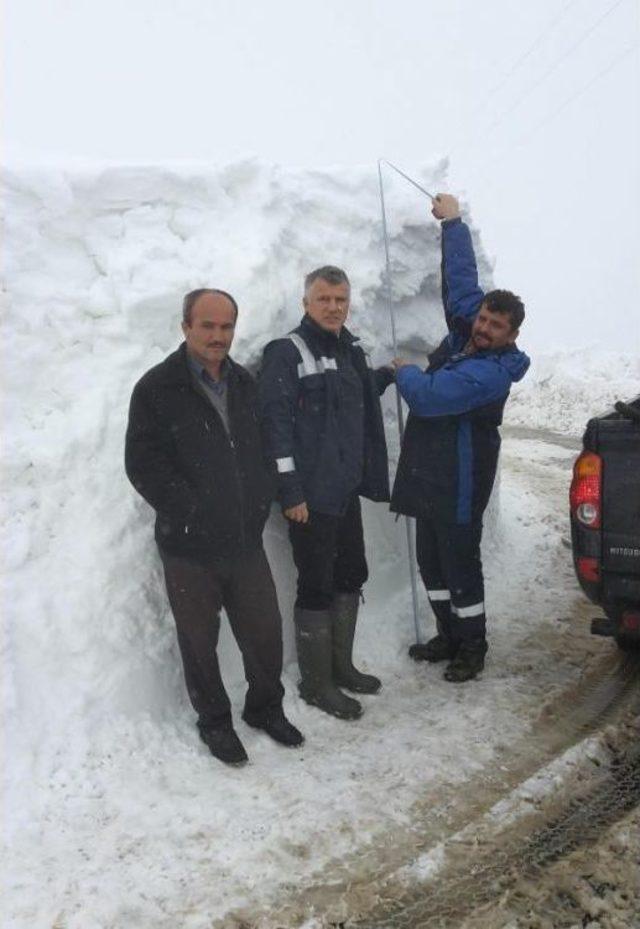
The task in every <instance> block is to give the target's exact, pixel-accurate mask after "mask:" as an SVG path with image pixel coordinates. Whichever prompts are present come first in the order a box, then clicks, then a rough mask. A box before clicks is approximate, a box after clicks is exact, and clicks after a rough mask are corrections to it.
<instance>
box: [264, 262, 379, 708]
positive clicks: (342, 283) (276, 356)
mask: <svg viewBox="0 0 640 929" xmlns="http://www.w3.org/2000/svg"><path fill="white" fill-rule="evenodd" d="M350 296H351V293H350V285H349V279H348V278H347V275H346V274H345V272H344V271H343V270H342V269H341V268H335V267H333V266H325V267H322V268H317V269H316V270H315V271H312V272H311V273H310V274H308V275H307V277H306V279H305V289H304V299H303V306H304V310H305V314H304V317H303V319H302V322H301V324H300V325H299V326H298V327H297V329H294V330H293V332H290V333H289V334H288V335H287V336H286V337H285V338H282V339H276V340H275V341H273V342H270V343H269V344H268V345H267V347H266V348H265V350H264V358H263V364H262V373H261V377H260V406H261V412H262V420H263V427H264V441H265V446H266V448H267V450H268V452H269V455H270V457H271V459H272V461H273V463H274V468H275V469H277V473H278V497H279V500H280V504H281V506H282V509H283V512H284V515H285V516H286V518H287V520H288V522H289V537H290V539H291V545H292V548H293V558H294V561H295V564H296V568H297V569H298V594H297V598H296V604H295V617H294V619H295V631H296V646H297V651H298V665H299V669H300V676H301V681H300V684H299V691H300V695H301V697H302V698H303V699H304V700H305V701H306V702H307V703H310V704H311V705H313V706H316V707H318V708H319V709H321V710H323V711H324V712H326V713H330V714H332V715H333V716H337V717H338V718H340V719H357V718H358V717H359V716H360V715H361V713H362V705H361V704H360V703H359V701H358V700H355V699H353V698H352V697H348V696H347V695H346V694H344V693H342V690H341V689H340V688H345V689H346V690H350V691H352V692H354V693H357V694H372V693H376V692H377V691H378V690H379V689H380V681H379V680H378V678H377V677H374V675H373V674H363V673H361V672H360V671H358V670H357V669H356V668H355V667H354V665H353V661H352V653H353V641H354V635H355V628H356V620H357V616H358V605H359V600H360V591H361V588H362V586H363V584H364V583H365V581H366V580H367V575H368V570H367V561H366V557H365V547H364V538H363V531H362V518H361V513H360V496H364V497H368V498H369V499H371V500H385V501H386V500H388V499H389V475H388V470H387V448H386V443H385V436H384V427H383V422H382V412H381V409H380V399H379V395H380V394H381V393H382V392H383V390H384V389H385V388H386V387H387V386H388V384H390V383H391V382H392V381H393V371H392V370H391V369H390V368H388V367H387V368H380V369H378V370H377V371H374V370H373V369H372V368H371V366H370V364H369V361H368V357H367V356H366V355H365V352H364V351H363V350H362V348H361V347H360V346H359V344H358V339H357V338H356V337H355V336H353V335H352V334H351V333H350V332H349V331H348V329H347V328H346V327H345V325H344V323H345V320H346V318H347V314H348V312H349V303H350Z"/></svg>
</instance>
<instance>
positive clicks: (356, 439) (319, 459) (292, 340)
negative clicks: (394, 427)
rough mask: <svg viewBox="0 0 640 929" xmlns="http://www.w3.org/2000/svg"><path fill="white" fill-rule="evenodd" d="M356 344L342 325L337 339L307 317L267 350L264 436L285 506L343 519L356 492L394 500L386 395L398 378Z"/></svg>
mask: <svg viewBox="0 0 640 929" xmlns="http://www.w3.org/2000/svg"><path fill="white" fill-rule="evenodd" d="M357 342H358V340H357V338H356V337H355V336H353V335H352V334H351V333H350V332H349V331H348V330H347V329H345V328H344V327H343V328H342V330H341V331H340V335H339V336H338V335H335V334H334V333H332V332H327V331H326V330H324V329H322V328H321V327H320V326H318V325H317V323H315V322H314V321H313V320H312V319H311V317H309V316H307V315H305V316H304V317H303V319H302V322H301V324H300V325H299V326H298V328H297V329H294V330H293V332H291V333H290V334H289V336H287V337H285V338H282V339H276V340H274V341H273V342H270V343H269V344H268V345H267V346H266V348H265V350H264V355H263V360H262V371H261V374H260V378H259V396H260V409H261V415H262V424H263V436H264V444H265V447H266V448H267V450H268V454H269V456H270V458H271V461H272V462H273V465H274V468H275V469H277V474H278V498H279V501H280V504H281V505H282V508H283V509H288V508H289V507H292V506H297V505H298V504H300V503H306V504H307V506H308V507H309V509H311V510H315V511H317V512H319V513H325V514H329V515H341V514H342V513H343V512H344V510H345V508H346V505H347V502H348V500H349V497H350V495H351V494H352V493H354V492H357V493H359V494H361V495H362V496H364V497H368V498H369V499H371V500H388V499H389V472H388V465H387V447H386V442H385V436H384V427H383V422H382V411H381V409H380V394H381V393H382V392H383V391H384V390H385V388H386V387H387V386H388V384H390V383H391V382H392V380H393V375H392V373H391V371H389V370H388V369H386V368H380V369H379V370H377V371H374V370H372V368H371V367H370V365H369V363H368V358H367V356H366V355H365V352H364V351H363V349H362V348H361V347H360V346H359V345H358V344H357ZM354 377H355V378H356V379H357V380H358V381H359V383H358V384H356V385H355V387H356V388H357V389H354V387H353V383H352V379H353V378H354Z"/></svg>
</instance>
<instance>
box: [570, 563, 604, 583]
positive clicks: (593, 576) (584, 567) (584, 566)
mask: <svg viewBox="0 0 640 929" xmlns="http://www.w3.org/2000/svg"><path fill="white" fill-rule="evenodd" d="M576 567H577V569H578V574H579V575H580V577H581V578H582V580H583V581H590V582H591V583H592V584H593V583H596V584H598V583H599V582H600V565H599V564H598V559H597V558H576Z"/></svg>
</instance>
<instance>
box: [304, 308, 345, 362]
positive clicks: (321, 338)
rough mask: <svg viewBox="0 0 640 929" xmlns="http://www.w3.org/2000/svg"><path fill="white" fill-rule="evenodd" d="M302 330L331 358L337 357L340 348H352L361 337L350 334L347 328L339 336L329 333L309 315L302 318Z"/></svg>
mask: <svg viewBox="0 0 640 929" xmlns="http://www.w3.org/2000/svg"><path fill="white" fill-rule="evenodd" d="M300 329H301V330H302V332H303V335H305V336H306V337H308V338H309V339H311V340H312V341H313V342H315V343H316V344H317V345H318V346H320V348H321V353H322V354H326V355H328V356H329V357H331V356H332V355H335V353H336V351H337V350H338V349H339V348H351V346H352V345H354V343H356V342H359V341H360V339H359V337H358V336H357V335H353V333H352V332H349V330H348V329H347V327H346V326H343V327H342V329H341V330H340V333H339V335H335V333H333V332H327V330H326V329H323V328H322V326H319V325H318V324H317V322H316V321H315V320H313V319H311V317H310V316H309V315H308V314H307V313H305V314H304V316H303V317H302V322H301V323H300Z"/></svg>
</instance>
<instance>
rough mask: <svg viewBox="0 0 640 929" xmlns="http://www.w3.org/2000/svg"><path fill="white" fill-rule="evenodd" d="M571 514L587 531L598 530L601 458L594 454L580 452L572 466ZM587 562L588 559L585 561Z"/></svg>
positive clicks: (600, 500)
mask: <svg viewBox="0 0 640 929" xmlns="http://www.w3.org/2000/svg"><path fill="white" fill-rule="evenodd" d="M569 502H570V504H571V512H572V514H573V515H574V516H575V518H576V519H577V520H578V521H579V522H581V523H582V525H583V526H587V527H588V528H589V529H599V528H600V524H601V522H600V521H601V503H602V458H601V457H600V455H596V454H595V453H594V452H582V454H581V455H579V456H578V458H577V459H576V463H575V464H574V466H573V480H572V481H571V490H570V491H569ZM585 560H589V559H585Z"/></svg>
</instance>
